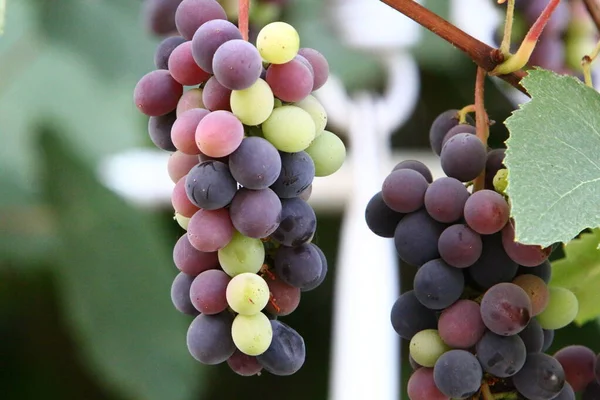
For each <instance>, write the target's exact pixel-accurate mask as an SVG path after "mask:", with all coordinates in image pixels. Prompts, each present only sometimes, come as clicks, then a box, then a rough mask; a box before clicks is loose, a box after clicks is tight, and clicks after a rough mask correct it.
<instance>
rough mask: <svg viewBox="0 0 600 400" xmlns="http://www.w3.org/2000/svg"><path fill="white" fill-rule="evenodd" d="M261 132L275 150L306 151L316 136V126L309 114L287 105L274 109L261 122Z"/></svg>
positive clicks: (288, 151)
mask: <svg viewBox="0 0 600 400" xmlns="http://www.w3.org/2000/svg"><path fill="white" fill-rule="evenodd" d="M262 130H263V135H264V137H265V139H267V140H268V141H269V142H271V143H272V144H273V146H275V147H276V148H277V150H279V151H284V152H287V153H297V152H300V151H303V150H306V149H307V148H308V146H310V144H311V143H312V141H313V140H314V139H315V135H316V126H315V123H314V121H313V119H312V117H311V116H310V114H309V113H307V112H306V111H304V110H303V109H301V108H300V107H296V106H287V105H286V106H281V107H277V108H275V109H274V110H273V112H272V113H271V115H270V116H269V118H267V120H266V121H265V122H263V124H262ZM321 136H323V135H322V134H321V135H320V136H319V137H321Z"/></svg>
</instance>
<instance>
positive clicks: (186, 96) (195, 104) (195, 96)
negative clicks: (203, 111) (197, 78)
mask: <svg viewBox="0 0 600 400" xmlns="http://www.w3.org/2000/svg"><path fill="white" fill-rule="evenodd" d="M209 80H210V79H209ZM203 93H204V92H203V90H202V89H200V88H194V89H190V90H186V91H185V92H183V94H182V95H181V98H180V99H179V101H178V102H177V108H176V109H175V114H177V116H180V115H181V114H183V113H184V112H186V111H188V110H191V109H194V108H206V106H205V105H204V103H203V102H202V95H203Z"/></svg>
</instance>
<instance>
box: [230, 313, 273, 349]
mask: <svg viewBox="0 0 600 400" xmlns="http://www.w3.org/2000/svg"><path fill="white" fill-rule="evenodd" d="M231 337H232V338H233V343H234V344H235V347H237V348H238V350H239V351H241V352H242V353H244V354H247V355H249V356H258V355H261V354H262V353H264V352H265V351H267V349H268V348H269V346H270V345H271V341H272V340H273V328H272V327H271V321H269V318H267V316H266V315H265V314H263V313H258V314H254V315H242V314H238V315H237V316H236V317H235V319H234V320H233V324H232V325H231Z"/></svg>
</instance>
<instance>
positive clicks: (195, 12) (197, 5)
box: [175, 0, 227, 40]
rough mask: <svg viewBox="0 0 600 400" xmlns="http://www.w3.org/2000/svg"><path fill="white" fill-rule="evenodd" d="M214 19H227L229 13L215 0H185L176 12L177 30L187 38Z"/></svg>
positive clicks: (189, 38)
mask: <svg viewBox="0 0 600 400" xmlns="http://www.w3.org/2000/svg"><path fill="white" fill-rule="evenodd" d="M213 19H227V14H226V13H225V10H224V9H223V7H221V5H220V4H219V3H218V2H216V1H215V0H183V1H182V2H181V4H180V5H179V7H177V11H176V12H175V25H176V26H177V30H178V31H179V33H180V34H181V36H183V37H184V38H186V39H187V40H192V38H193V37H194V33H196V31H197V30H198V28H199V27H201V26H202V25H203V24H204V23H206V22H208V21H211V20H213Z"/></svg>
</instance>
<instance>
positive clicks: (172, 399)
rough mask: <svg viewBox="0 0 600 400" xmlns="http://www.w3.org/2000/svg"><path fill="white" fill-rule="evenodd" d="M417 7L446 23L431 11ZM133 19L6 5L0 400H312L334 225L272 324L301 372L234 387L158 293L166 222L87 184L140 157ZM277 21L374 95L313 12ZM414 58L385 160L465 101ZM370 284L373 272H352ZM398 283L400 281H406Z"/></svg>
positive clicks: (363, 60) (333, 218) (327, 316)
mask: <svg viewBox="0 0 600 400" xmlns="http://www.w3.org/2000/svg"><path fill="white" fill-rule="evenodd" d="M426 5H427V6H429V7H430V8H433V9H434V10H435V11H436V12H438V13H440V14H442V15H446V14H447V4H446V2H438V1H429V2H427V3H426ZM141 10H142V2H141V1H139V0H8V3H7V20H6V26H5V33H4V35H3V36H1V37H0V138H1V141H0V143H1V145H0V398H1V399H2V400H29V399H39V398H45V399H61V400H70V399H77V400H80V399H81V400H83V399H85V400H94V399H110V400H190V399H198V400H200V399H202V400H213V399H214V400H217V399H238V398H244V399H255V398H256V399H262V400H279V399H281V398H285V399H288V400H296V399H298V400H300V399H302V400H305V399H315V400H321V399H323V400H325V399H326V398H327V383H328V379H329V349H330V343H331V341H332V340H335V338H332V337H331V315H332V289H333V284H334V276H335V264H336V252H337V248H338V233H339V227H340V222H341V217H342V215H341V214H335V213H322V212H321V213H319V214H318V224H319V232H318V236H317V243H318V244H319V246H321V247H322V248H323V250H324V252H325V253H326V255H327V258H328V260H329V265H330V274H329V277H328V279H327V280H326V281H325V283H324V284H323V285H322V286H321V287H319V289H317V290H315V291H313V292H310V294H307V295H306V296H304V298H303V301H302V303H301V306H300V307H299V309H298V310H297V311H296V312H294V313H293V314H292V315H291V316H289V317H285V321H286V322H287V323H289V324H290V325H291V326H292V327H294V328H295V329H296V330H298V331H299V332H300V333H301V334H302V335H303V336H304V338H305V341H306V344H307V352H308V353H307V361H306V364H305V366H304V367H303V368H302V369H301V371H300V372H298V373H297V374H295V375H294V376H291V377H285V378H282V377H274V376H271V375H269V374H268V373H266V374H263V375H262V376H260V377H253V378H242V377H238V376H236V375H234V374H233V373H231V372H230V371H229V368H228V367H227V365H221V366H217V367H202V366H201V365H199V364H198V363H196V362H195V361H194V360H193V359H192V357H191V356H190V355H189V354H188V353H187V349H186V346H185V333H186V329H187V325H188V324H189V322H190V318H189V317H185V316H182V315H180V314H179V313H178V312H177V311H175V309H174V308H173V307H172V304H171V301H170V297H169V291H170V285H171V282H172V279H173V278H174V277H175V275H176V273H177V270H176V268H175V267H174V265H173V263H172V260H171V254H172V253H171V249H172V246H173V245H174V243H175V241H176V240H177V238H178V237H179V236H180V235H181V234H182V233H183V232H182V231H181V230H180V228H179V227H178V226H177V224H176V223H175V222H174V221H172V212H171V210H170V209H167V208H165V209H163V210H142V209H140V208H136V207H135V206H133V205H131V204H129V203H127V202H126V201H124V200H122V199H120V198H118V197H117V196H116V195H115V194H113V193H112V192H110V191H109V190H108V189H106V188H104V187H103V186H102V185H101V184H100V183H99V182H98V180H97V177H96V173H95V168H96V167H97V166H98V163H99V162H100V160H101V159H102V158H103V157H104V156H107V155H109V154H114V153H116V152H119V151H122V150H126V149H128V148H132V147H140V146H146V147H152V144H151V142H150V140H149V139H148V137H147V132H146V123H147V119H146V117H144V116H142V115H141V114H140V113H139V112H138V111H137V110H136V109H135V107H134V105H133V102H132V90H133V87H134V86H135V83H136V82H137V80H138V79H139V78H140V77H141V76H142V75H143V74H145V73H146V72H148V71H150V70H151V69H152V68H153V52H154V48H155V46H156V45H157V43H158V42H159V40H160V39H159V38H157V37H154V36H152V35H151V34H150V33H149V32H148V31H147V30H146V29H145V26H144V24H143V21H142V11H141ZM282 19H284V20H286V21H289V22H291V23H292V24H294V25H295V26H296V27H297V28H298V30H299V31H300V34H301V38H302V43H303V45H304V46H311V47H315V48H317V49H318V50H320V51H321V52H322V53H324V54H325V55H326V56H327V57H328V59H329V61H330V63H331V66H332V71H333V72H334V73H335V74H337V75H338V76H340V77H341V78H342V79H343V81H344V83H345V85H346V87H347V88H348V89H349V90H350V91H355V90H360V89H366V90H372V91H380V90H381V89H382V88H383V87H384V85H385V81H384V80H383V75H382V74H381V68H380V66H379V64H378V62H377V60H376V59H375V58H373V56H371V55H369V54H362V53H358V52H357V51H353V50H351V49H348V48H346V47H345V46H344V45H343V43H342V42H341V41H340V39H339V38H338V37H337V36H336V35H335V29H334V27H333V26H332V25H331V21H332V20H333V18H332V17H331V15H328V14H327V7H326V4H324V2H323V1H320V0H290V2H289V4H288V5H287V6H286V7H285V8H284V9H283V14H282ZM414 55H415V57H417V59H418V60H419V64H420V73H421V80H422V81H421V89H420V91H421V94H420V98H419V102H418V104H417V106H416V108H415V111H414V113H413V115H412V117H411V119H410V121H409V122H408V123H407V124H405V126H403V127H402V129H400V130H399V131H398V132H397V133H396V135H395V136H394V137H393V146H394V147H396V148H403V149H405V148H407V147H413V148H425V147H427V144H428V141H427V132H428V126H429V124H431V122H432V121H433V119H434V118H435V116H436V115H437V114H438V113H439V112H441V111H444V110H445V109H448V108H459V107H462V106H463V105H466V104H469V103H471V102H472V100H471V99H472V91H473V78H474V72H475V67H474V65H473V64H472V63H471V62H470V61H469V60H468V59H466V58H465V57H464V56H463V55H462V54H461V53H460V52H459V51H458V50H456V49H454V48H453V47H452V46H449V45H447V44H446V43H444V42H443V41H442V40H440V39H438V38H436V37H435V36H433V35H431V34H429V33H425V32H424V35H423V37H422V40H421V42H420V43H419V45H418V46H416V47H415V51H414ZM440 59H443V60H444V62H443V63H441V62H439V60H440ZM486 89H487V92H486V101H487V107H488V111H489V112H490V114H491V116H492V119H494V120H497V121H501V120H504V119H505V118H506V117H507V116H508V115H509V113H510V111H511V110H512V105H511V104H510V103H509V102H508V101H507V100H506V98H505V97H504V96H503V95H502V94H501V93H500V92H498V90H497V89H496V87H495V86H494V85H493V84H488V85H487V88H486ZM492 135H493V136H492V137H493V140H492V144H494V145H499V144H501V143H502V141H503V140H504V139H505V137H506V132H505V130H504V128H503V126H502V125H501V124H496V125H495V126H494V127H493V128H492ZM365 251H368V249H365ZM370 273H377V265H370V266H366V268H365V274H370ZM403 273H404V274H405V276H404V282H405V283H409V282H410V274H411V271H410V269H408V268H407V269H406V270H405V271H404V270H403ZM365 301H368V299H366V300H365ZM390 307H391V305H390ZM359 319H360V316H357V321H358V320H359ZM390 329H391V326H390ZM597 337H598V326H597V324H595V323H590V324H588V325H586V326H585V327H584V328H581V329H578V328H572V327H570V328H567V329H564V330H562V331H560V332H559V333H558V335H557V339H556V341H555V346H554V347H555V348H556V347H559V346H561V345H564V344H568V343H575V342H578V343H584V344H587V345H589V346H591V347H592V348H594V349H595V350H596V351H599V350H600V343H598V341H597ZM354 362H356V363H368V362H369V360H354ZM377 367H378V366H377V365H373V366H372V368H377ZM404 369H405V372H407V371H408V368H404ZM398 379H400V377H398Z"/></svg>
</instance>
